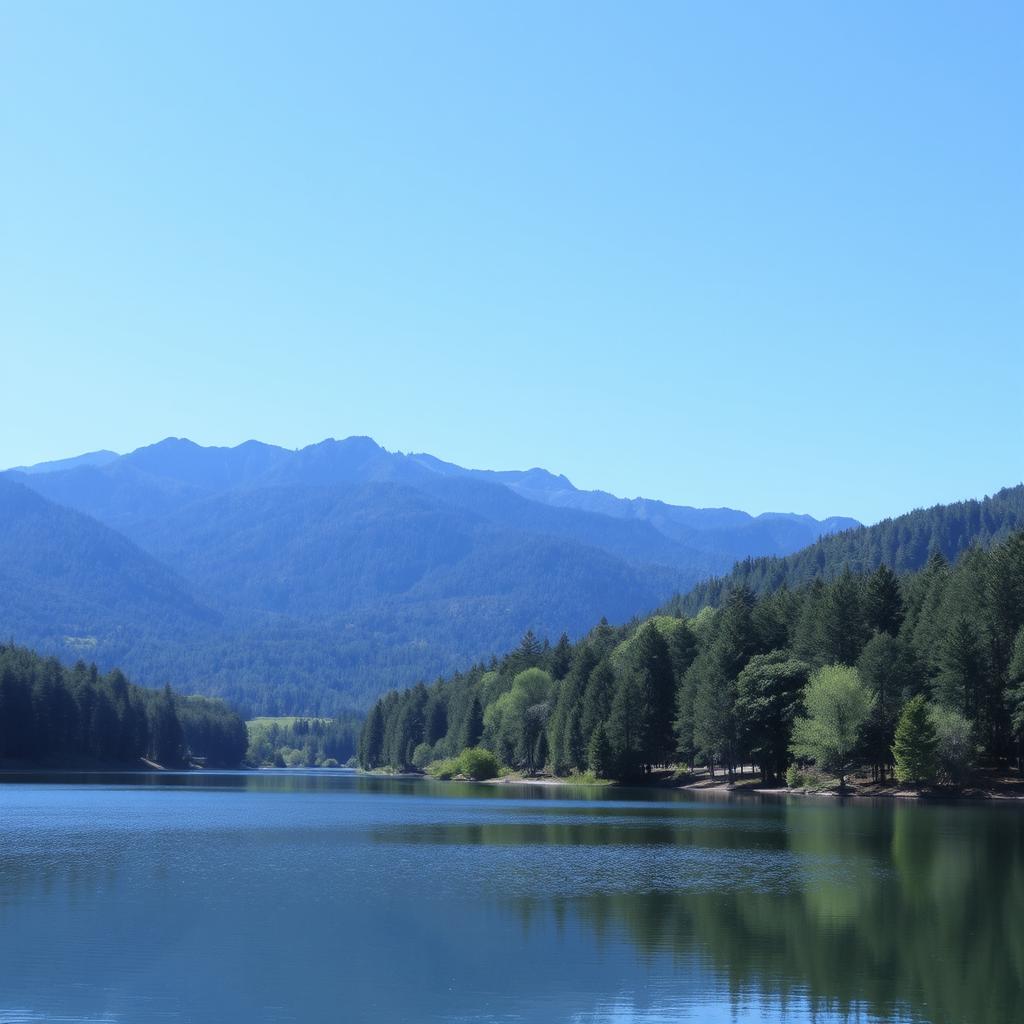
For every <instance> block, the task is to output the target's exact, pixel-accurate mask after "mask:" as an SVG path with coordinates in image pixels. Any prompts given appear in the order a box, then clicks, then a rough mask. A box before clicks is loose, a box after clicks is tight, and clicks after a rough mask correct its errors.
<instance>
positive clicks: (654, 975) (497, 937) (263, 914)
mask: <svg viewBox="0 0 1024 1024" xmlns="http://www.w3.org/2000/svg"><path fill="white" fill-rule="evenodd" d="M3 780H4V781H3V784H0V1022H3V1024H13V1022H21V1021H47V1022H50V1021H76V1022H84V1021H89V1022H93V1021H95V1022H100V1021H102V1022H121V1021H123V1022H126V1024H149V1022H161V1024H177V1022H207V1021H209V1022H217V1024H228V1022H235V1021H238V1022H243V1021H244V1022H271V1021H272V1022H278V1021H301V1022H319V1021H324V1022H328V1021H329V1022H335V1021H338V1022H349V1021H374V1022H393V1021H394V1022H397V1021H410V1022H413V1021H458V1022H469V1021H473V1022H477V1021H493V1022H512V1021H515V1022H554V1021H574V1022H587V1024H597V1022H613V1021H614V1022H617V1024H623V1022H631V1021H642V1022H668V1021H679V1020H694V1021H700V1022H718V1021H721V1022H747V1021H762V1020H773V1021H774V1020H783V1021H791V1022H796V1024H800V1022H805V1021H807V1022H809V1021H812V1020H813V1021H815V1022H817V1024H830V1022H832V1021H850V1020H853V1021H872V1020H885V1021H929V1022H935V1024H946V1022H957V1024H959V1022H977V1024H989V1022H991V1024H1010V1022H1016V1021H1021V1020H1024V813H1022V809H1021V808H1019V807H1006V806H986V805H977V806H920V805H916V804H909V803H900V802H896V801H889V802H879V803H876V804H872V803H856V804H847V805H845V806H840V805H838V804H836V803H835V802H834V801H829V800H827V799H820V800H819V799H808V798H799V797H792V798H762V799H759V798H756V797H749V796H742V797H734V798H731V799H730V798H728V797H701V796H697V795H693V794H682V793H672V792H652V791H643V790H601V789H587V788H571V787H544V788H542V787H528V786H486V785H470V784H465V785H463V784H457V783H433V782H427V781H422V780H408V779H386V778H372V777H359V776H355V775H352V774H348V773H344V772H324V771H318V772H297V771H289V772H225V773H215V772H202V773H191V774H170V773H154V774H131V775H117V774H112V775H51V776H45V777H43V776H32V775H6V776H3Z"/></svg>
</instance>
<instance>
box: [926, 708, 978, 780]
mask: <svg viewBox="0 0 1024 1024" xmlns="http://www.w3.org/2000/svg"><path fill="white" fill-rule="evenodd" d="M931 717H932V724H933V725H934V726H935V736H936V738H937V740H938V746H937V748H936V751H935V754H936V759H937V762H938V771H939V776H940V778H941V779H942V781H943V782H946V783H949V784H950V785H952V786H962V785H963V784H964V783H965V782H966V781H967V780H968V778H969V777H970V774H971V769H972V768H973V767H974V758H975V754H976V749H977V743H976V741H975V739H974V729H973V728H972V726H971V723H970V722H968V721H967V719H966V718H964V716H963V715H961V714H960V712H959V711H953V710H952V709H950V708H944V707H933V708H932V709H931Z"/></svg>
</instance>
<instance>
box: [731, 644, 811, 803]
mask: <svg viewBox="0 0 1024 1024" xmlns="http://www.w3.org/2000/svg"><path fill="white" fill-rule="evenodd" d="M809 674H810V667H809V666H808V665H807V663H806V662H803V661H798V660H796V659H795V658H792V657H790V655H789V654H788V652H786V651H772V652H770V653H769V654H757V655H755V656H754V657H753V658H751V659H750V661H748V662H747V665H746V668H744V669H743V671H742V672H741V673H740V674H739V677H738V678H737V680H736V688H737V693H738V696H737V701H736V715H737V718H738V721H739V728H740V734H741V736H742V738H743V740H744V742H745V743H746V745H747V747H748V749H749V750H750V753H751V756H752V757H753V758H754V761H755V762H756V763H757V764H758V765H760V766H761V775H762V778H763V779H764V781H765V782H766V783H769V784H772V783H776V782H778V780H779V779H780V778H782V776H783V775H784V774H785V771H786V766H787V764H788V763H789V742H790V739H791V737H792V733H793V722H794V720H795V719H796V716H797V714H798V712H799V711H800V708H801V707H802V706H803V694H804V688H805V687H806V686H807V679H808V676H809Z"/></svg>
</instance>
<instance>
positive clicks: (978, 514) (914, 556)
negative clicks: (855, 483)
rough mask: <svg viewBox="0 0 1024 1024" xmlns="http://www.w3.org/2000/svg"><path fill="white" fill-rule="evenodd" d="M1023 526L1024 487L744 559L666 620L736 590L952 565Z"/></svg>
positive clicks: (671, 606) (684, 599) (683, 599)
mask: <svg viewBox="0 0 1024 1024" xmlns="http://www.w3.org/2000/svg"><path fill="white" fill-rule="evenodd" d="M1021 528H1024V484H1018V485H1017V486H1016V487H1006V488H1004V489H1003V490H1001V491H998V492H997V493H996V494H994V495H992V496H991V497H986V498H983V499H981V500H980V501H973V500H972V501H960V502H955V503H954V504H951V505H934V506H932V507H931V508H926V509H916V510H915V511H913V512H908V513H907V514H906V515H902V516H898V517H897V518H895V519H885V520H883V521H882V522H880V523H876V524H875V525H873V526H861V527H857V528H856V529H851V530H844V531H842V532H840V533H833V534H830V535H829V536H825V537H822V538H821V539H820V540H818V541H816V542H815V543H813V544H811V545H810V546H808V547H806V548H803V549H802V550H800V551H797V552H795V553H794V554H791V555H787V556H786V557H784V558H779V557H762V558H747V559H744V560H743V561H741V562H738V563H737V564H736V566H735V567H734V568H733V570H732V572H731V573H729V575H727V576H720V577H715V578H712V579H709V580H706V581H704V582H703V583H699V584H698V585H697V586H695V587H694V588H693V589H692V590H690V591H688V592H687V593H686V594H682V595H680V596H678V597H676V598H673V600H672V601H670V602H669V603H668V604H667V605H666V606H665V608H664V610H665V611H666V612H667V613H669V614H675V613H677V612H681V613H683V614H687V615H693V614H696V612H698V611H700V609H701V608H703V607H704V606H705V605H713V606H718V605H720V604H721V603H722V602H723V601H724V600H725V598H726V597H727V595H728V594H729V592H730V590H732V589H733V588H734V587H736V586H740V585H742V586H746V587H749V588H750V590H751V591H753V593H755V594H766V593H771V592H772V591H775V590H778V589H780V588H781V587H790V588H793V587H798V586H800V585H801V584H803V583H807V582H809V581H810V580H813V579H818V578H821V579H832V578H834V577H835V576H837V575H838V574H839V573H840V572H842V571H843V570H844V569H847V568H849V569H851V570H852V571H854V572H869V571H871V570H872V569H877V568H878V567H879V566H880V565H887V566H889V567H890V568H891V569H892V570H893V571H895V572H896V573H905V572H909V571H912V570H915V569H921V568H922V567H923V566H924V565H925V563H926V562H927V561H928V558H929V557H930V556H931V555H932V554H934V553H936V552H938V553H939V554H941V555H942V556H943V557H944V558H945V559H946V560H947V561H955V560H956V559H957V558H958V557H959V556H960V554H961V553H962V552H964V551H966V550H967V549H968V548H969V547H971V546H972V545H979V546H982V547H984V546H987V545H988V544H991V543H992V542H993V541H997V540H1002V539H1003V538H1005V537H1007V536H1009V535H1010V533H1012V532H1013V531H1014V530H1019V529H1021Z"/></svg>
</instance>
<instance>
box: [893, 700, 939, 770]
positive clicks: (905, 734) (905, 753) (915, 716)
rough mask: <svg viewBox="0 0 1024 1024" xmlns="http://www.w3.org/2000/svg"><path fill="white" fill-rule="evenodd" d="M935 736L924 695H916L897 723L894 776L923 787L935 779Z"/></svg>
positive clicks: (936, 740) (894, 744)
mask: <svg viewBox="0 0 1024 1024" xmlns="http://www.w3.org/2000/svg"><path fill="white" fill-rule="evenodd" d="M938 745H939V743H938V737H937V736H936V733H935V726H934V725H933V724H932V720H931V717H930V716H929V714H928V705H927V703H926V702H925V699H924V696H923V695H922V694H918V695H917V696H916V697H914V698H913V699H912V700H910V701H909V702H908V703H907V706H906V707H905V708H904V709H903V714H902V715H900V721H899V725H897V726H896V739H895V742H894V743H893V747H892V753H893V758H894V759H895V762H896V778H897V780H898V781H900V782H904V783H911V784H913V785H916V786H923V785H926V784H927V783H929V782H933V781H934V780H935V773H936V770H937V761H936V751H937V749H938Z"/></svg>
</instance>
